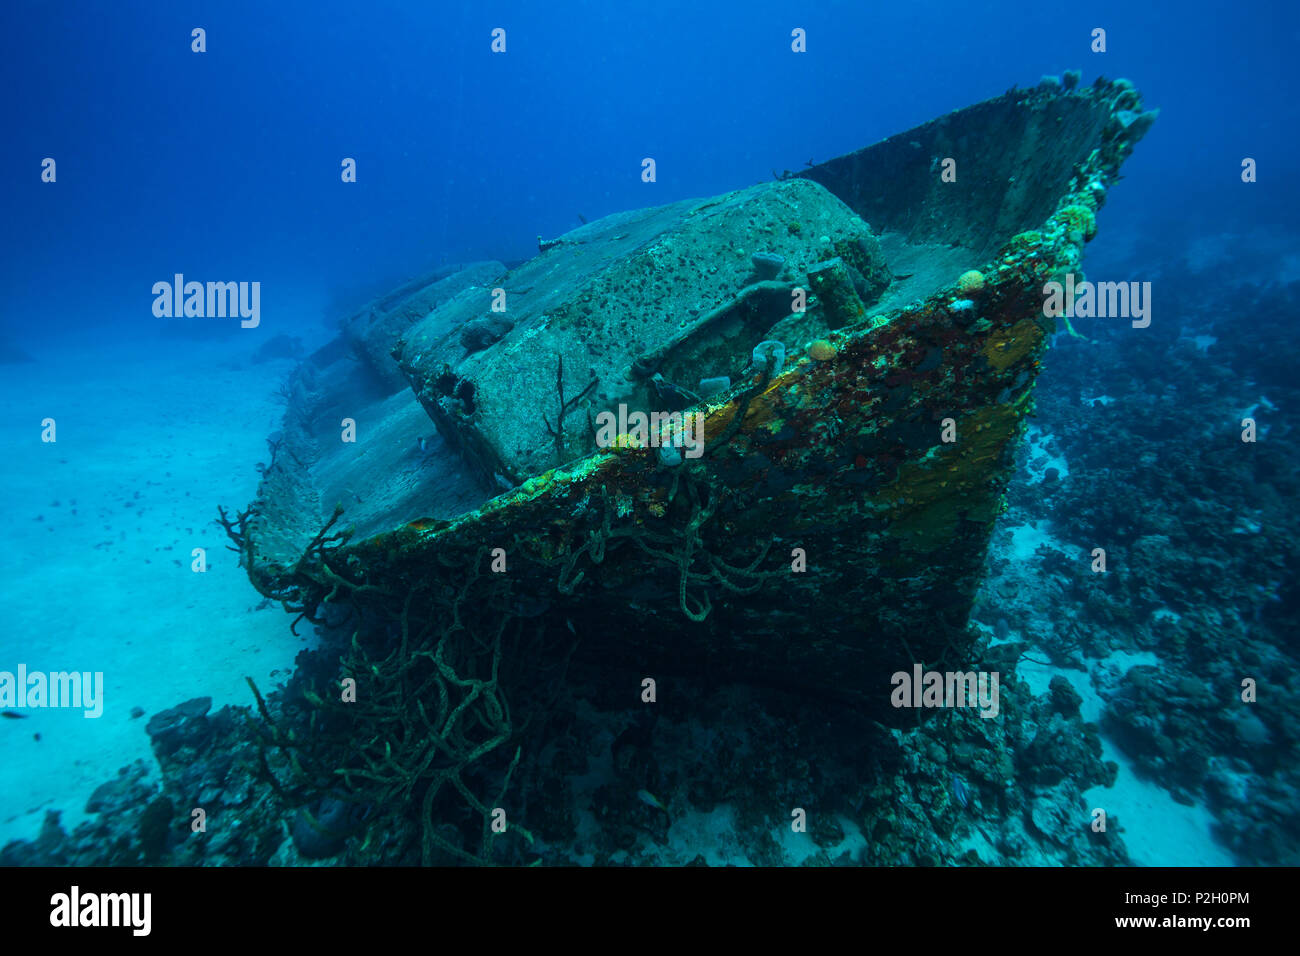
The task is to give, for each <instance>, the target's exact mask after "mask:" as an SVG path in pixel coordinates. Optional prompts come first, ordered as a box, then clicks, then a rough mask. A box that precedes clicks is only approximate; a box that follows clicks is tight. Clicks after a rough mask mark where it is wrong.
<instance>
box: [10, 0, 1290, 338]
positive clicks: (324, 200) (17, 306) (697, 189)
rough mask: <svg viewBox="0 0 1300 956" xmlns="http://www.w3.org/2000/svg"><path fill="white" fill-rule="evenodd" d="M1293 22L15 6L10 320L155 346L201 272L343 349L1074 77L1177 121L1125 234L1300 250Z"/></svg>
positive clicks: (1240, 12)
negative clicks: (344, 342) (585, 222)
mask: <svg viewBox="0 0 1300 956" xmlns="http://www.w3.org/2000/svg"><path fill="white" fill-rule="evenodd" d="M1296 8H1297V5H1296V4H1294V3H1281V2H1264V3H1259V4H1249V5H1244V4H1229V3H1206V2H1201V3H1169V2H1162V3H1153V4H1141V3H1137V4H1135V3H1132V2H1124V0H1114V2H1099V3H1089V4H1087V5H1086V6H1085V5H1080V4H1077V3H1065V2H1060V3H1052V2H1041V0H1039V2H1001V3H997V2H993V3H978V4H974V3H949V2H927V0H912V2H899V3H894V4H879V3H874V2H844V3H809V2H800V3H794V2H785V3H778V2H771V0H746V2H725V3H723V2H703V0H696V2H658V0H656V2H654V3H633V2H623V0H617V2H609V0H605V2H592V3H576V2H552V3H537V2H531V3H440V2H433V3H416V2H410V3H393V2H384V0H371V2H366V3H363V4H356V3H347V4H334V3H329V2H325V3H317V2H311V3H307V2H292V3H289V2H266V0H262V2H244V0H219V2H163V0H155V2H143V0H125V2H122V0H115V2H113V3H104V2H67V3H48V2H32V0H6V3H5V4H4V8H3V11H2V12H0V96H2V97H3V107H2V110H3V112H2V113H0V129H3V131H4V132H3V137H2V138H0V142H3V149H2V150H0V215H2V217H3V222H4V227H3V234H2V238H0V242H3V247H2V248H0V294H2V295H3V299H2V300H0V323H2V324H3V328H4V329H5V330H7V331H10V332H12V333H13V334H15V335H16V336H17V337H19V338H20V339H22V340H23V341H24V342H27V343H31V345H32V347H33V349H34V350H36V351H39V348H40V347H41V346H46V347H48V346H57V345H58V343H59V342H60V341H61V338H62V337H64V336H69V335H76V334H78V333H79V332H81V331H86V330H90V329H96V330H102V329H104V328H105V327H106V326H108V325H111V326H113V327H114V329H115V334H118V335H124V336H134V335H140V336H142V337H146V336H147V337H152V336H153V334H155V333H156V331H157V324H158V323H159V322H160V321H161V320H157V319H154V318H153V316H152V314H151V312H150V307H151V305H152V295H151V294H150V291H149V290H150V286H151V285H152V284H153V282H155V281H157V280H160V279H169V278H170V277H171V275H172V274H173V273H174V272H184V273H185V274H186V275H187V277H189V278H194V279H199V280H210V279H211V280H254V279H256V280H260V281H261V282H262V284H263V300H262V308H263V326H264V328H266V329H270V330H275V329H281V328H283V327H284V326H285V323H300V324H301V325H302V326H303V327H308V326H310V325H313V324H317V325H318V324H319V323H320V322H321V321H322V320H323V319H325V318H327V317H328V318H337V315H331V314H329V313H330V312H331V311H332V310H334V309H336V307H337V304H338V303H339V302H341V301H345V300H348V299H349V298H352V299H355V298H356V297H357V296H358V295H359V294H360V293H361V292H362V291H364V290H366V289H370V290H372V291H373V290H374V289H375V288H377V287H380V286H383V285H384V284H385V283H390V282H394V281H397V280H400V279H402V278H404V277H406V276H408V275H410V274H412V273H414V272H416V271H419V270H422V269H425V268H427V267H429V266H431V265H434V264H437V263H440V262H456V261H461V260H467V259H472V258H482V257H495V258H504V259H511V258H523V257H526V256H528V255H531V254H532V253H534V252H535V251H536V236H537V235H538V234H539V233H540V234H543V235H546V236H552V235H555V234H558V233H560V232H563V231H565V230H567V229H569V228H572V227H574V226H576V225H577V224H578V219H577V216H578V214H582V215H584V216H586V217H587V218H588V219H593V218H595V217H597V216H600V215H603V214H605V213H608V212H612V211H616V210H620V209H626V208H629V207H634V206H645V205H654V204H658V203H662V202H668V201H671V200H674V199H678V198H682V197H685V196H698V195H706V194H710V193H716V192H721V191H724V190H727V189H731V188H736V187H739V186H744V185H748V184H750V183H753V182H757V181H761V180H766V179H769V178H770V176H771V173H772V170H774V169H775V170H777V171H779V170H781V169H783V168H790V169H798V168H801V167H802V165H803V163H804V161H805V160H808V159H810V158H811V159H816V160H824V159H827V158H830V157H831V156H834V155H837V154H839V153H843V152H847V151H849V150H851V149H854V148H857V147H859V146H862V145H866V144H868V143H870V142H873V141H875V140H877V139H880V138H882V137H884V136H887V135H890V134H892V133H896V132H901V131H903V130H905V129H907V128H908V127H910V126H913V125H916V124H918V123H921V122H924V121H926V120H929V119H931V118H933V117H935V116H937V115H939V114H941V113H943V112H946V111H948V110H950V109H954V108H957V107H961V106H965V105H968V104H970V103H973V102H976V101H978V100H981V99H985V98H987V97H990V96H993V95H996V94H999V93H1001V92H1003V91H1004V90H1006V89H1008V88H1009V87H1011V86H1013V85H1020V86H1032V85H1034V84H1035V83H1036V82H1037V81H1038V79H1039V77H1040V76H1041V75H1042V74H1044V73H1054V74H1059V73H1061V72H1062V71H1064V70H1066V69H1070V68H1082V69H1083V71H1084V83H1085V84H1087V83H1091V82H1092V80H1093V79H1094V78H1095V77H1096V76H1097V75H1098V74H1099V73H1104V74H1105V75H1107V76H1111V77H1118V76H1125V77H1129V78H1130V79H1132V80H1133V81H1134V82H1135V83H1136V84H1137V85H1138V87H1139V88H1140V89H1141V90H1142V91H1143V93H1144V95H1145V99H1146V103H1147V105H1148V107H1151V106H1159V107H1161V109H1162V114H1161V120H1160V122H1159V123H1158V124H1157V125H1156V127H1155V130H1154V131H1153V133H1152V134H1151V135H1150V136H1149V137H1148V138H1147V139H1146V140H1145V141H1144V142H1143V143H1142V144H1141V145H1140V146H1139V148H1138V150H1137V152H1136V154H1135V156H1134V158H1133V160H1132V161H1131V162H1130V163H1129V164H1128V165H1127V166H1126V168H1125V174H1126V177H1127V179H1128V182H1127V183H1125V184H1121V186H1120V189H1119V190H1118V191H1116V192H1115V193H1113V194H1112V204H1111V207H1108V208H1107V210H1106V212H1105V213H1104V215H1103V219H1102V226H1103V236H1105V235H1106V234H1107V233H1108V232H1112V231H1116V230H1125V229H1127V230H1129V231H1130V232H1132V231H1137V230H1144V231H1145V233H1146V234H1147V235H1148V236H1150V235H1151V234H1152V232H1153V231H1156V232H1160V231H1163V232H1162V233H1161V234H1167V235H1168V237H1169V241H1170V242H1177V241H1181V239H1183V238H1185V237H1186V236H1187V235H1192V234H1200V233H1213V232H1222V231H1225V230H1226V231H1231V230H1234V229H1235V230H1244V229H1251V228H1257V227H1260V226H1262V225H1265V224H1268V223H1279V224H1283V225H1285V226H1287V227H1288V228H1292V227H1293V226H1294V223H1295V221H1296V216H1297V213H1298V212H1300V208H1298V207H1300V202H1297V198H1296V197H1297V193H1298V192H1300V190H1297V188H1296V183H1297V182H1300V178H1298V176H1300V160H1298V159H1297V156H1296V149H1295V146H1296V135H1295V130H1296V128H1297V119H1298V116H1297V114H1298V113H1300V109H1298V108H1297V106H1296V104H1295V101H1294V99H1293V98H1292V95H1291V94H1292V93H1294V91H1295V90H1296V89H1297V82H1296V80H1297V68H1296V60H1297V52H1296V51H1297V49H1300V14H1298V13H1297V12H1296ZM194 26H202V27H204V28H206V30H207V43H208V52H207V53H205V54H202V55H199V54H194V53H191V52H190V30H191V28H192V27H194ZM497 26H500V27H504V28H505V29H506V30H507V36H508V52H507V53H506V54H505V55H494V54H492V53H491V52H490V50H489V43H490V35H489V34H490V31H491V29H492V28H493V27H497ZM796 26H799V27H803V28H805V29H806V30H807V33H808V52H807V53H806V54H802V55H795V54H793V53H791V52H790V48H789V44H790V30H791V29H792V28H793V27H796ZM1095 26H1102V27H1105V28H1106V29H1107V31H1108V45H1109V50H1108V52H1107V53H1105V54H1094V53H1092V52H1090V50H1089V43H1090V39H1091V38H1090V31H1091V29H1092V28H1093V27H1095ZM46 156H52V157H54V158H55V159H56V160H57V162H58V183H57V184H56V185H53V186H50V185H46V184H42V183H41V182H40V162H41V159H42V158H44V157H46ZM344 156H351V157H355V158H356V159H357V161H358V169H359V182H358V183H357V184H355V185H345V184H343V183H341V182H340V178H339V171H340V165H339V164H340V161H341V159H342V157H344ZM644 156H653V157H654V158H655V159H656V160H657V162H658V174H659V181H658V182H657V183H655V184H652V185H647V184H644V183H642V182H641V181H640V168H641V167H640V161H641V159H642V157H644ZM1243 156H1252V157H1255V158H1256V159H1257V160H1258V161H1259V166H1260V182H1259V183H1257V184H1256V185H1254V186H1250V187H1247V186H1243V185H1242V184H1241V182H1240V178H1239V173H1240V162H1241V158H1242V157H1243ZM1135 183H1136V185H1134V184H1135ZM1135 267H1136V266H1135ZM1138 277H1139V278H1140V276H1138Z"/></svg>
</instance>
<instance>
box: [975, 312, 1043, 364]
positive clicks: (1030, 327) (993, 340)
mask: <svg viewBox="0 0 1300 956" xmlns="http://www.w3.org/2000/svg"><path fill="white" fill-rule="evenodd" d="M1042 338H1043V330H1042V328H1040V327H1039V325H1038V323H1037V322H1035V321H1034V320H1033V319H1021V320H1020V321H1019V322H1017V323H1016V324H1015V325H1013V326H1012V327H1011V329H1010V330H1009V331H1006V332H999V333H997V334H996V335H991V336H989V342H988V344H987V345H986V346H984V348H983V349H982V354H983V356H984V358H986V359H987V360H988V363H989V364H990V365H992V366H993V367H994V368H995V369H998V370H999V371H1001V370H1002V369H1004V368H1006V367H1007V366H1008V365H1010V364H1012V363H1013V362H1018V361H1020V359H1022V358H1024V357H1025V356H1026V355H1028V354H1029V353H1030V352H1031V351H1032V350H1033V348H1034V347H1035V346H1036V345H1038V343H1039V342H1041V341H1042Z"/></svg>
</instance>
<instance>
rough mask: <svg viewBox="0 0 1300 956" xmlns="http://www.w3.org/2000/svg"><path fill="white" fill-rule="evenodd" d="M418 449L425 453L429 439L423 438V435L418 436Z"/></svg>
mask: <svg viewBox="0 0 1300 956" xmlns="http://www.w3.org/2000/svg"><path fill="white" fill-rule="evenodd" d="M420 451H422V452H425V453H426V454H427V453H428V451H429V439H427V438H425V437H424V436H423V435H421V436H420Z"/></svg>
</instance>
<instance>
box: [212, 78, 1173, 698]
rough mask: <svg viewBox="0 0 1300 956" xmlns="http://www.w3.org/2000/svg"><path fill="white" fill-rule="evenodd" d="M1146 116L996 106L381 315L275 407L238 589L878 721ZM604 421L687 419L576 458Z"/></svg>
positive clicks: (1024, 104) (952, 650)
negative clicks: (699, 679) (411, 612)
mask: <svg viewBox="0 0 1300 956" xmlns="http://www.w3.org/2000/svg"><path fill="white" fill-rule="evenodd" d="M1153 118H1154V114H1152V113H1143V112H1142V110H1141V105H1140V100H1139V97H1138V94H1137V92H1136V91H1135V90H1133V89H1132V88H1131V86H1129V85H1128V84H1126V83H1125V82H1124V81H1118V82H1116V83H1108V82H1106V81H1104V80H1102V81H1099V82H1098V83H1097V84H1094V85H1093V86H1092V87H1090V88H1087V89H1081V90H1070V91H1062V90H1060V89H1059V88H1051V89H1048V88H1044V89H1038V90H1028V91H1025V90H1013V91H1010V92H1008V93H1006V94H1005V95H1003V96H1000V97H997V98H995V99H993V100H989V101H987V102H984V103H981V104H978V105H976V106H973V107H970V108H967V109H964V110H959V111H957V112H954V113H951V114H949V115H947V116H944V117H941V118H940V119H938V120H935V121H933V122H930V123H927V124H925V125H923V126H921V127H918V128H916V129H913V130H910V131H908V132H905V133H902V134H900V135H898V136H894V137H891V138H889V139H887V140H884V141H883V142H880V143H878V144H876V145H874V146H871V147H868V148H865V149H863V150H860V151H858V152H856V153H853V154H850V155H847V156H843V157H840V158H838V159H835V160H832V161H830V162H827V163H824V164H821V165H817V166H813V167H811V168H809V169H807V170H805V171H803V172H802V173H799V174H798V175H791V174H785V175H783V176H781V177H778V181H777V182H775V183H771V184H766V185H764V186H761V187H752V188H751V189H750V190H742V191H739V192H737V193H734V194H729V195H728V196H724V197H718V198H715V199H712V200H706V201H703V202H700V201H692V202H688V203H678V204H673V205H672V206H668V207H658V208H656V209H652V210H643V211H638V212H634V213H627V214H618V215H615V216H611V217H608V218H607V219H606V220H601V221H600V222H596V223H591V224H588V225H585V226H583V227H582V229H579V230H575V231H574V232H572V233H570V234H567V235H566V236H564V237H561V238H560V239H558V240H555V241H553V242H550V243H543V244H542V246H543V251H541V252H540V254H539V255H538V256H537V257H536V258H534V259H532V260H529V261H528V262H526V263H523V264H522V265H519V266H517V267H515V268H513V269H506V268H505V267H504V266H501V265H500V264H477V265H476V266H475V267H474V268H473V269H471V270H467V272H466V274H465V275H463V276H462V277H461V279H460V280H457V278H456V276H440V275H435V276H429V277H426V278H425V279H424V280H420V281H417V282H413V283H411V284H409V285H408V286H407V287H404V288H403V289H401V290H398V292H396V293H394V294H392V295H389V296H387V297H385V299H384V300H381V301H379V302H377V303H374V304H372V305H371V306H370V307H368V308H367V309H365V310H362V312H361V313H359V314H358V315H357V316H354V317H352V318H351V319H350V320H349V321H348V322H347V323H346V325H345V330H344V334H343V335H342V336H341V337H340V339H339V340H338V341H336V342H334V343H332V344H331V345H330V346H327V347H326V348H324V349H322V350H321V351H320V352H318V353H316V354H315V355H314V356H312V357H311V358H310V359H308V360H307V361H306V362H305V363H304V364H303V365H302V366H301V367H300V368H299V369H298V370H297V372H296V373H295V374H294V376H293V377H292V380H291V384H290V388H289V394H288V401H289V406H290V407H289V411H288V413H287V414H286V418H285V423H284V426H283V428H282V431H281V434H280V436H278V438H277V441H276V442H275V445H274V455H273V460H272V463H271V465H270V466H269V467H267V468H266V470H265V473H264V478H263V482H262V485H261V488H260V490H259V495H258V497H257V499H256V500H255V501H254V502H253V504H252V505H251V506H250V507H249V508H248V509H247V510H246V511H245V512H243V513H241V514H240V515H238V517H237V518H232V519H229V520H228V528H229V530H230V532H231V534H232V536H233V537H234V538H235V540H236V542H237V546H238V548H239V550H240V551H241V558H242V562H243V564H244V566H245V567H246V569H247V571H248V574H249V576H250V579H251V580H252V582H253V584H254V585H255V586H256V588H257V589H258V590H259V591H260V592H262V593H263V594H264V595H267V596H270V597H273V598H275V599H277V600H279V601H282V602H283V603H284V604H285V606H286V608H288V609H289V610H291V611H295V612H298V613H300V614H303V615H305V616H307V617H308V618H310V619H312V620H318V619H321V618H323V617H327V616H328V614H329V613H330V612H329V609H330V607H331V606H332V605H340V604H343V603H349V604H351V605H353V606H357V607H361V608H363V609H365V608H369V610H370V612H372V613H374V612H376V611H377V610H382V609H384V608H388V609H389V610H390V611H400V610H401V608H402V605H403V602H404V601H408V600H409V597H410V595H412V594H416V593H427V594H432V595H439V594H441V595H443V597H444V598H445V600H446V601H447V603H446V605H445V606H446V608H447V617H448V619H449V621H451V623H450V624H449V625H448V626H449V628H450V630H451V632H453V633H454V632H456V631H458V630H460V629H462V628H463V632H462V633H463V635H464V637H463V639H464V640H466V641H469V640H475V639H481V638H475V637H474V636H473V635H474V634H475V633H482V632H483V629H484V628H486V629H487V630H488V631H491V630H492V628H493V627H494V624H493V622H494V621H502V622H504V621H505V620H507V619H514V620H516V621H524V622H531V623H532V624H535V626H536V627H537V628H539V629H541V630H552V631H560V632H568V633H569V634H571V635H574V636H575V637H576V639H577V650H576V656H577V659H579V660H581V661H583V662H585V664H586V665H588V666H591V667H596V668H601V669H604V670H607V671H608V672H609V673H610V674H611V675H614V676H619V677H620V679H622V678H623V677H626V678H627V679H630V680H633V681H639V680H640V677H641V676H643V675H655V674H659V673H663V672H672V671H687V670H689V671H691V672H693V673H697V674H698V673H703V674H706V675H709V676H710V677H712V678H714V679H716V680H720V681H729V680H735V681H743V682H752V683H758V684H765V685H772V686H778V687H783V688H792V689H796V690H799V691H802V692H807V693H814V694H817V695H822V696H847V697H852V698H857V699H858V700H859V701H861V702H862V703H863V704H864V706H866V707H868V708H870V709H872V710H873V711H876V712H881V713H882V717H883V716H886V715H885V714H884V713H883V709H884V708H883V704H884V702H885V701H887V698H888V690H889V686H890V675H891V674H893V673H894V672H896V671H899V670H906V671H910V670H911V669H912V667H913V665H914V664H916V663H918V662H919V663H924V664H927V665H933V664H936V663H939V662H942V661H948V662H951V663H958V662H966V660H967V659H966V655H967V653H968V651H969V647H968V640H969V638H968V637H967V634H968V630H967V627H966V622H967V617H968V615H969V612H970V609H971V605H972V601H973V598H974V595H975V591H976V589H977V587H978V585H979V582H980V579H981V574H982V568H983V562H984V558H985V553H986V549H987V546H988V543H989V539H990V534H991V531H992V529H993V526H994V522H995V520H996V518H997V516H998V514H999V512H1000V510H1001V509H1002V507H1003V500H1004V499H1003V495H1004V491H1005V489H1006V487H1007V483H1008V480H1009V477H1010V475H1011V473H1012V470H1013V467H1014V459H1015V452H1016V449H1017V444H1018V442H1019V439H1020V436H1021V434H1022V431H1023V428H1024V419H1025V417H1026V415H1027V414H1029V413H1030V412H1031V410H1032V407H1033V389H1034V381H1035V376H1036V373H1037V371H1038V368H1039V363H1040V359H1041V357H1042V355H1043V352H1044V350H1045V349H1046V348H1047V345H1048V342H1049V337H1050V336H1051V335H1053V334H1054V333H1055V332H1056V331H1057V329H1056V327H1055V321H1054V320H1053V319H1052V318H1050V317H1045V315H1044V292H1043V290H1044V285H1045V284H1046V283H1048V282H1050V281H1053V280H1054V279H1060V278H1062V277H1063V275H1064V274H1066V273H1069V272H1072V271H1073V272H1076V273H1077V272H1078V271H1079V258H1080V252H1081V249H1082V247H1083V245H1084V243H1085V242H1086V241H1088V240H1089V239H1091V238H1092V236H1093V234H1094V233H1095V223H1096V219H1095V215H1096V211H1097V209H1098V208H1099V207H1100V205H1101V204H1102V202H1103V201H1104V199H1105V196H1106V192H1107V190H1108V189H1109V188H1110V187H1111V186H1112V185H1113V183H1114V182H1115V181H1116V179H1117V178H1118V175H1119V168H1120V166H1121V164H1122V162H1123V161H1124V159H1125V158H1126V156H1127V155H1128V153H1129V151H1130V150H1131V148H1132V146H1133V144H1134V143H1135V142H1136V141H1137V139H1139V138H1140V136H1141V135H1142V134H1143V133H1144V132H1145V130H1146V129H1147V128H1148V127H1149V125H1150V121H1151V119H1153ZM953 161H955V163H953ZM950 164H952V165H951V166H950ZM946 169H955V179H954V178H953V176H952V175H951V174H949V175H947V176H945V170H946ZM756 252H757V253H762V255H760V256H754V255H753V254H754V253H756ZM502 300H504V301H505V303H506V305H505V308H504V309H503V310H500V313H498V312H497V311H495V307H496V305H497V304H499V303H500V302H501V301H502ZM669 300H671V301H669ZM620 303H621V306H620ZM664 303H667V304H664ZM792 303H793V305H792ZM620 308H622V309H623V310H624V311H623V312H620V311H619V310H620ZM773 343H780V345H779V347H777V346H776V345H774V344H773ZM724 377H725V380H724V381H723V382H721V383H718V380H719V379H724ZM705 379H712V380H713V381H714V382H715V387H717V385H718V384H720V385H721V388H720V390H718V391H714V392H712V393H711V394H705V392H706V389H704V388H703V387H702V385H703V380H705ZM697 383H700V384H699V385H697ZM620 405H621V406H623V407H624V409H625V410H626V409H632V410H634V411H635V410H645V411H647V412H649V411H651V410H654V409H659V410H662V411H664V412H665V413H677V414H678V415H679V416H685V417H678V418H672V417H671V414H665V415H663V416H661V418H663V419H664V420H665V421H666V422H667V424H666V425H662V426H661V427H659V428H657V429H652V430H651V431H650V433H646V432H645V430H642V431H641V432H640V433H639V434H635V435H627V434H623V435H619V436H618V437H617V439H616V440H615V441H614V442H612V443H610V442H605V443H603V444H605V445H606V446H607V447H601V445H602V443H601V442H599V441H597V439H596V438H595V437H594V435H593V427H594V423H595V421H596V418H597V417H598V416H599V414H600V412H602V411H611V410H612V409H613V408H615V407H616V406H620ZM349 421H350V422H351V423H352V425H353V436H352V437H353V439H354V440H349V439H348V437H346V435H341V423H342V425H343V430H344V431H346V425H347V423H348V422H349ZM683 422H684V423H686V426H687V427H686V428H685V429H683V428H682V423H683ZM692 422H694V423H695V424H697V425H698V426H699V429H700V432H699V433H698V434H695V435H689V432H690V424H691V423H692ZM683 432H686V433H688V434H687V437H693V438H697V439H698V438H700V437H701V436H702V443H701V444H698V445H695V446H693V447H688V446H686V445H683V443H682V439H683ZM688 452H689V453H688ZM696 454H698V457H695V455H696ZM471 621H473V622H474V624H473V625H471V624H470V622H471ZM503 626H504V625H503ZM476 627H477V628H478V630H477V631H476ZM540 646H542V645H538V647H540ZM516 653H518V654H522V655H527V654H528V653H533V654H535V655H541V654H543V652H542V651H540V650H536V649H534V650H533V651H527V650H525V649H517V650H516ZM513 664H514V666H516V667H518V668H520V669H522V670H536V671H537V672H543V671H546V670H547V668H548V666H549V664H550V662H548V661H547V660H545V659H541V658H540V657H539V659H536V660H532V659H519V660H516V661H514V662H513ZM633 686H635V684H634V685H633Z"/></svg>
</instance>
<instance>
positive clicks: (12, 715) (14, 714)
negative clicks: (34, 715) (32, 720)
mask: <svg viewBox="0 0 1300 956" xmlns="http://www.w3.org/2000/svg"><path fill="white" fill-rule="evenodd" d="M0 717H8V718H9V719H10V720H26V719H27V715H26V714H20V713H18V711H16V710H3V711H0Z"/></svg>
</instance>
